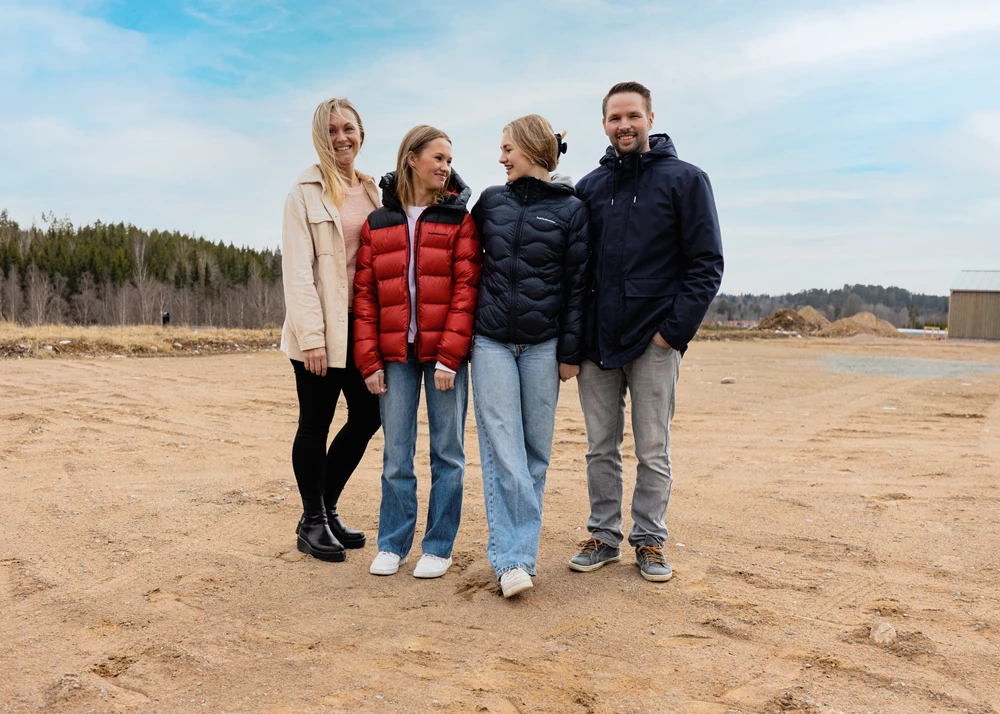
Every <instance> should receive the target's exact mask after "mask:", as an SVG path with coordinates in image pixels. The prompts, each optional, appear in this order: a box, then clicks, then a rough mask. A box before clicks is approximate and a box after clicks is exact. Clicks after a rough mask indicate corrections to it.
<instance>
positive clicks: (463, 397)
mask: <svg viewBox="0 0 1000 714" xmlns="http://www.w3.org/2000/svg"><path fill="white" fill-rule="evenodd" d="M434 364H435V363H434V362H425V363H423V364H421V363H419V362H417V360H416V358H415V357H414V356H413V354H412V351H411V353H410V354H409V355H408V356H407V360H406V362H405V363H404V362H386V364H385V387H386V392H385V394H382V395H379V408H380V411H381V414H382V433H383V434H384V435H385V449H384V451H383V453H382V505H381V506H380V508H379V519H378V549H379V550H384V551H388V552H390V553H395V554H396V555H398V556H400V557H401V558H405V557H406V555H407V554H408V553H409V552H410V547H411V546H412V545H413V534H414V531H415V530H416V526H417V476H416V474H415V473H414V470H413V456H414V454H415V453H416V449H417V411H418V409H419V407H420V382H421V378H422V379H423V382H424V391H425V394H426V395H427V424H428V429H429V431H430V452H431V495H430V503H429V504H428V506H427V528H426V529H425V531H424V539H423V543H422V545H423V552H424V553H428V554H430V555H436V556H438V557H441V558H450V557H451V550H452V546H453V545H454V543H455V536H456V535H457V534H458V526H459V523H460V522H461V520H462V489H463V487H464V485H465V418H466V415H467V413H468V408H469V370H468V365H467V363H465V362H463V363H462V365H461V366H460V367H459V368H458V373H457V374H456V375H455V388H454V389H449V390H447V391H439V390H438V389H437V388H436V387H435V386H434Z"/></svg>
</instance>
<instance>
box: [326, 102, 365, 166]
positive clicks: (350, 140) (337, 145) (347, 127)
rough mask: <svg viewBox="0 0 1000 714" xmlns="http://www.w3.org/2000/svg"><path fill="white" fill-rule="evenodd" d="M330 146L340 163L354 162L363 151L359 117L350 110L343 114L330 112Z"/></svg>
mask: <svg viewBox="0 0 1000 714" xmlns="http://www.w3.org/2000/svg"><path fill="white" fill-rule="evenodd" d="M330 146H331V147H332V148H333V157H334V159H335V160H336V161H337V164H338V165H340V166H350V165H353V164H354V159H355V157H356V156H357V155H358V152H359V151H361V129H360V127H359V122H358V119H357V117H356V116H354V115H353V114H352V113H351V112H350V111H346V110H345V111H344V112H343V114H342V115H341V114H337V113H336V112H332V111H331V112H330Z"/></svg>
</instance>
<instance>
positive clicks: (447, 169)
mask: <svg viewBox="0 0 1000 714" xmlns="http://www.w3.org/2000/svg"><path fill="white" fill-rule="evenodd" d="M407 163H409V165H410V168H411V169H413V185H414V188H416V190H417V193H418V194H420V193H421V192H422V191H430V192H432V193H435V192H437V191H441V190H443V189H444V187H445V186H447V185H448V179H449V178H451V142H449V141H448V140H447V139H434V140H433V141H430V142H428V143H427V145H426V146H425V147H424V148H423V150H422V151H421V152H420V153H419V154H412V153H411V154H410V156H409V158H408V159H407Z"/></svg>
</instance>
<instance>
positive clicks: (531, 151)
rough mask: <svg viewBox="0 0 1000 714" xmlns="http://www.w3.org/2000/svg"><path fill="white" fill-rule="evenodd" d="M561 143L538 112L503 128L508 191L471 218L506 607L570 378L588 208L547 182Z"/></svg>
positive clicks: (498, 190)
mask: <svg viewBox="0 0 1000 714" xmlns="http://www.w3.org/2000/svg"><path fill="white" fill-rule="evenodd" d="M562 139H563V135H562V134H555V133H554V132H553V131H552V126H551V125H550V124H549V123H548V122H547V121H546V120H545V119H543V118H542V117H540V116H538V115H537V114H529V115H528V116H525V117H521V118H520V119H516V120H514V121H512V122H511V123H510V124H508V125H507V126H505V127H504V130H503V139H502V140H501V143H500V163H501V164H503V166H504V167H505V168H506V170H507V184H506V185H504V186H493V187H491V188H488V189H486V190H485V191H483V193H482V195H481V196H480V197H479V201H477V203H476V205H475V206H474V207H473V209H472V217H473V219H474V220H475V222H476V227H477V228H478V229H479V234H480V240H481V243H482V246H483V267H482V275H481V278H480V283H479V298H478V305H477V307H476V320H475V326H474V331H475V337H474V342H473V349H472V388H473V394H474V402H475V409H476V426H477V428H478V431H479V449H480V455H481V460H482V471H483V493H484V496H485V499H486V518H487V522H488V523H489V531H490V532H489V540H488V542H487V546H486V550H487V555H488V556H489V559H490V564H491V565H492V566H493V569H494V571H495V572H496V574H497V577H498V578H500V585H501V589H502V590H503V594H504V597H511V596H512V595H516V594H517V593H520V592H523V591H524V590H526V589H528V588H530V587H531V576H532V575H534V574H535V561H536V559H537V556H538V541H539V536H540V533H541V527H542V497H543V493H544V490H545V472H546V471H547V469H548V466H549V456H550V454H551V451H552V436H553V431H554V429H555V413H556V402H557V401H558V400H559V380H560V379H562V380H563V381H566V380H567V379H571V378H573V377H575V376H576V375H577V374H578V373H579V371H580V366H579V365H580V362H581V361H582V360H583V303H584V296H585V293H586V289H587V262H588V257H589V253H590V248H589V239H588V225H587V209H586V207H585V206H584V204H583V202H582V201H580V200H579V199H578V198H577V197H576V196H575V195H574V191H573V186H572V184H571V183H570V182H569V180H568V179H565V178H561V177H558V176H553V175H552V173H551V172H552V171H553V170H554V169H555V168H556V164H557V163H558V161H559V154H560V153H564V152H565V151H566V145H565V144H564V143H563V141H562Z"/></svg>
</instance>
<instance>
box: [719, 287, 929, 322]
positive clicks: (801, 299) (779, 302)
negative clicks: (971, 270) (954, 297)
mask: <svg viewBox="0 0 1000 714" xmlns="http://www.w3.org/2000/svg"><path fill="white" fill-rule="evenodd" d="M806 305H809V306H810V307H813V308H815V309H816V310H818V311H819V312H820V313H822V314H824V315H825V316H826V317H827V319H828V320H830V321H834V320H839V319H840V318H842V317H851V316H853V315H856V314H858V313H859V312H871V313H873V314H875V316H876V317H879V318H881V319H883V320H886V321H888V322H891V323H892V324H893V325H895V326H896V327H923V326H924V325H938V326H940V327H946V326H947V324H948V298H947V297H946V296H939V295H923V294H920V293H911V292H910V291H909V290H904V289H903V288H895V287H889V288H884V287H882V286H881V285H845V286H844V287H842V288H840V289H839V290H803V291H801V292H798V293H787V294H785V295H751V294H745V295H726V294H722V293H720V294H719V295H718V296H717V297H716V298H715V300H714V301H713V302H712V306H711V308H709V312H708V316H707V317H706V318H705V319H706V322H726V321H729V320H750V321H756V320H761V319H763V318H765V317H767V316H768V315H770V314H771V313H773V312H774V311H775V310H777V309H779V308H782V307H789V308H792V309H794V310H798V309H800V308H802V307H805V306H806Z"/></svg>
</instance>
